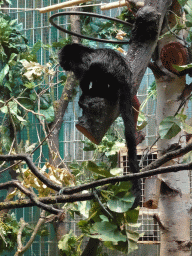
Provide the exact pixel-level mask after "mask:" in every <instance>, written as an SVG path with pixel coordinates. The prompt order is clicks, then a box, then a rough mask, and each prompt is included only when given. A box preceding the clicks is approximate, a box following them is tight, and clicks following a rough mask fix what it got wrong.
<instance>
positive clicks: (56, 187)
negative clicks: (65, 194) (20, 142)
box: [0, 154, 62, 191]
mask: <svg viewBox="0 0 192 256" xmlns="http://www.w3.org/2000/svg"><path fill="white" fill-rule="evenodd" d="M15 160H22V161H25V162H26V164H27V165H28V167H29V169H30V170H31V171H32V173H33V174H34V175H35V176H36V177H37V178H38V179H39V180H40V181H42V182H43V183H44V184H45V185H47V186H48V187H49V188H52V189H53V190H56V191H60V190H61V189H62V187H61V186H59V185H56V184H55V183H54V182H52V181H51V180H49V179H48V178H46V177H45V176H44V175H43V174H41V173H40V171H39V170H38V169H37V167H36V166H35V164H34V163H33V161H32V159H31V157H30V156H28V155H24V154H18V155H0V161H15Z"/></svg>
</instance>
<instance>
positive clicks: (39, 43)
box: [31, 40, 42, 54]
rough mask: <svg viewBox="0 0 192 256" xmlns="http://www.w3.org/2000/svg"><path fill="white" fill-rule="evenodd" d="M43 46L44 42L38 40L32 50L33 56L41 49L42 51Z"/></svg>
mask: <svg viewBox="0 0 192 256" xmlns="http://www.w3.org/2000/svg"><path fill="white" fill-rule="evenodd" d="M41 45H42V42H41V41H40V40H38V41H37V42H36V43H35V44H34V45H33V48H32V49H31V54H36V53H37V52H38V51H39V49H41Z"/></svg>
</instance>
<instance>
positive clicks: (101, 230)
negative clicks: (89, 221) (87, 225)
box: [90, 221, 127, 242]
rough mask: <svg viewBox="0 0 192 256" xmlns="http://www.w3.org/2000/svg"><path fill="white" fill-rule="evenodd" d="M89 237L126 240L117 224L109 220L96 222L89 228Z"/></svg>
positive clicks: (103, 239)
mask: <svg viewBox="0 0 192 256" xmlns="http://www.w3.org/2000/svg"><path fill="white" fill-rule="evenodd" d="M90 233H91V235H90V236H91V237H93V238H98V239H100V240H102V241H112V242H118V241H123V242H125V241H126V240H127V238H126V236H125V235H123V234H122V233H121V232H120V231H119V230H118V229H117V226H116V225H114V224H112V223H110V222H106V221H103V222H96V223H95V224H94V225H93V227H92V228H91V229H90Z"/></svg>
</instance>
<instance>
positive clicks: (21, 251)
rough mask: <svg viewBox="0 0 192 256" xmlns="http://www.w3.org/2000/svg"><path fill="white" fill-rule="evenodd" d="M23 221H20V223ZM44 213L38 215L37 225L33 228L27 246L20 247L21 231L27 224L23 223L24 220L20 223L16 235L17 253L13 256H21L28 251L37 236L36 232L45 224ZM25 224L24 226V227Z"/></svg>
mask: <svg viewBox="0 0 192 256" xmlns="http://www.w3.org/2000/svg"><path fill="white" fill-rule="evenodd" d="M22 220H23V219H21V221H22ZM45 220H46V218H45V211H42V213H41V215H40V218H39V220H38V222H37V225H36V226H35V229H34V231H33V233H32V235H31V237H30V239H29V241H28V242H27V244H26V245H25V246H23V245H22V242H21V237H22V231H23V228H24V227H25V225H26V224H27V223H25V222H24V220H23V221H22V223H21V228H20V230H19V232H18V234H17V244H18V247H17V252H16V253H15V256H21V255H23V254H24V253H25V252H26V251H27V250H28V249H29V247H30V246H31V244H32V243H33V241H34V239H35V236H36V235H37V232H38V231H39V229H40V227H41V225H42V224H44V223H45ZM24 224H25V225H24Z"/></svg>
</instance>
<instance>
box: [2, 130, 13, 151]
mask: <svg viewBox="0 0 192 256" xmlns="http://www.w3.org/2000/svg"><path fill="white" fill-rule="evenodd" d="M0 139H1V143H2V145H3V148H4V149H5V150H6V151H7V152H9V150H10V147H11V138H10V134H9V130H8V129H7V128H6V127H5V126H2V125H0Z"/></svg>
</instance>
